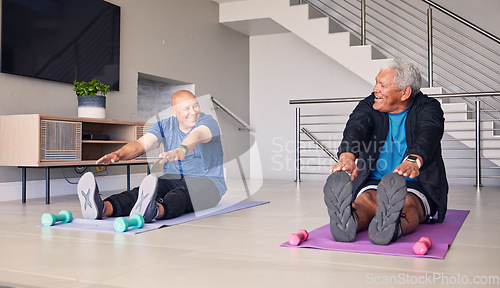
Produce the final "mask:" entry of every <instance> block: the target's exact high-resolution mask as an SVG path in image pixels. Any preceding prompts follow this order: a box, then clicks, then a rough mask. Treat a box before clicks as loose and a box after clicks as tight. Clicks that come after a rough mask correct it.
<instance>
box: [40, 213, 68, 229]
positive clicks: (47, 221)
mask: <svg viewBox="0 0 500 288" xmlns="http://www.w3.org/2000/svg"><path fill="white" fill-rule="evenodd" d="M72 220H73V214H71V211H68V210H62V211H61V212H59V215H55V214H54V213H44V214H43V215H42V225H43V226H52V225H54V224H56V222H57V221H60V222H61V223H68V222H71V221H72Z"/></svg>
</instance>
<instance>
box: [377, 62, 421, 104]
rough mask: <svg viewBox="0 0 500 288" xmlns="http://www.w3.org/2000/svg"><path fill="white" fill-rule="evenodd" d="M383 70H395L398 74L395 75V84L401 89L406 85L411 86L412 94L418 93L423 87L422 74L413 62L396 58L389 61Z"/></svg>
mask: <svg viewBox="0 0 500 288" xmlns="http://www.w3.org/2000/svg"><path fill="white" fill-rule="evenodd" d="M382 70H395V71H396V75H395V76H394V84H396V87H397V88H398V89H399V90H400V91H401V90H403V89H404V88H405V87H406V86H410V87H411V96H414V95H416V94H417V93H418V92H420V88H421V87H422V76H421V75H420V71H418V68H417V67H416V66H415V65H414V64H413V63H409V62H406V61H403V60H401V59H395V60H393V61H391V62H389V63H388V64H387V65H386V66H384V67H383V68H382Z"/></svg>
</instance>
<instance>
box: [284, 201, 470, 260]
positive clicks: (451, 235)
mask: <svg viewBox="0 0 500 288" xmlns="http://www.w3.org/2000/svg"><path fill="white" fill-rule="evenodd" d="M468 214H469V211H465V210H448V211H447V213H446V218H445V220H444V222H443V223H436V224H422V225H419V226H418V228H417V230H416V231H415V232H413V233H411V234H408V235H405V236H403V237H400V238H399V239H398V240H396V241H395V242H393V243H391V244H389V245H387V246H381V245H375V244H373V243H372V242H371V241H370V239H369V237H368V231H362V232H359V233H358V234H357V235H356V240H355V241H354V242H350V243H344V242H336V241H335V240H333V237H332V234H331V233H330V225H329V224H327V225H325V226H322V227H320V228H318V229H316V230H313V231H311V232H309V238H308V239H307V241H304V242H301V243H300V244H299V245H298V246H291V245H290V244H288V242H285V243H283V244H281V246H284V247H299V248H316V249H324V250H333V251H345V252H358V253H371V254H384V255H395V256H409V257H427V258H437V259H444V256H445V255H446V252H448V248H449V246H451V243H453V240H454V239H455V236H457V233H458V230H460V227H462V224H463V223H464V221H465V218H466V217H467V215H468ZM422 236H426V237H429V238H430V239H431V241H432V246H431V248H430V249H429V251H427V254H425V255H415V254H414V253H413V245H414V244H415V242H417V241H418V240H419V239H420V237H422Z"/></svg>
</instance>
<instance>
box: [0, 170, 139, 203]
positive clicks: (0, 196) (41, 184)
mask: <svg viewBox="0 0 500 288" xmlns="http://www.w3.org/2000/svg"><path fill="white" fill-rule="evenodd" d="M145 176H146V174H145V173H144V174H131V175H130V187H131V188H133V187H135V186H139V185H140V184H141V181H142V179H143V178H144V177H145ZM78 179H79V178H70V179H68V180H69V181H71V182H74V183H76V182H78ZM96 182H97V185H98V186H99V190H100V191H119V190H125V189H127V175H110V176H99V177H96ZM21 194H22V182H21V181H19V182H5V183H0V202H4V201H15V200H19V201H20V200H21ZM72 194H74V195H75V196H76V184H70V183H68V182H67V181H66V180H65V179H52V180H50V196H51V197H53V196H62V195H72ZM35 198H45V180H34V181H27V182H26V199H35Z"/></svg>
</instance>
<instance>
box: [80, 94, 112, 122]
mask: <svg viewBox="0 0 500 288" xmlns="http://www.w3.org/2000/svg"><path fill="white" fill-rule="evenodd" d="M78 117H85V118H99V119H104V118H106V97H104V96H99V95H82V96H78Z"/></svg>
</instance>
